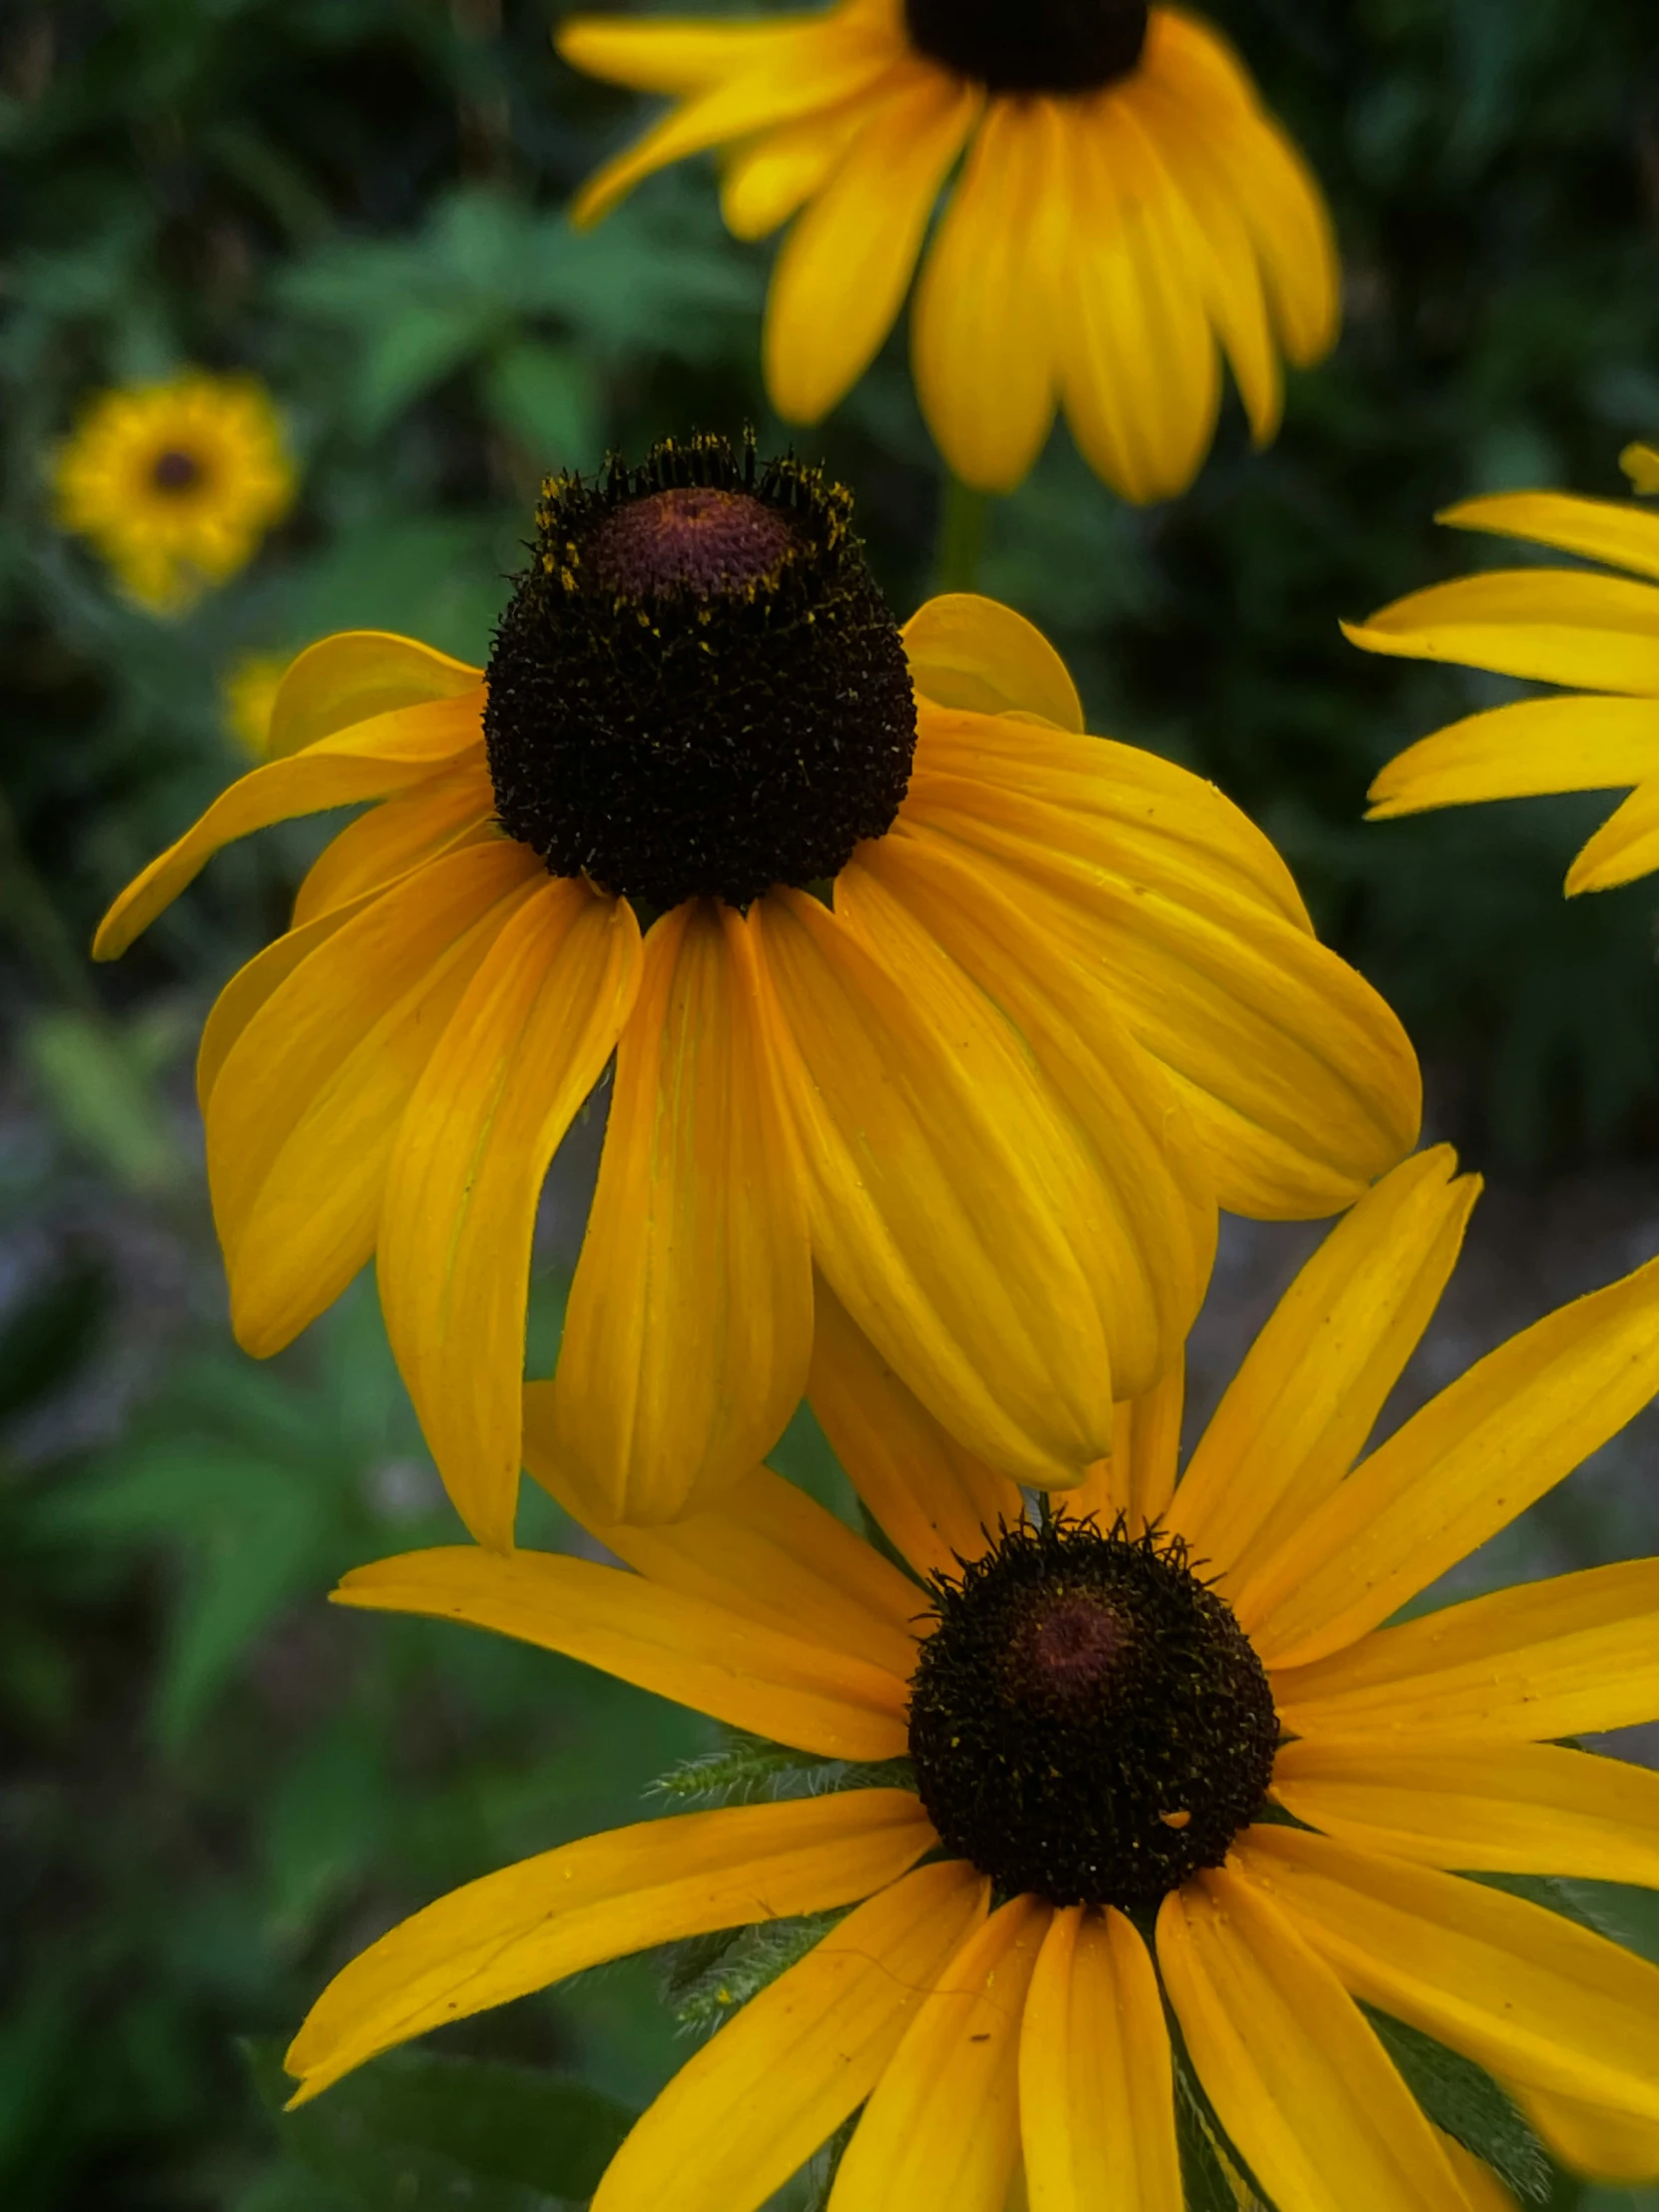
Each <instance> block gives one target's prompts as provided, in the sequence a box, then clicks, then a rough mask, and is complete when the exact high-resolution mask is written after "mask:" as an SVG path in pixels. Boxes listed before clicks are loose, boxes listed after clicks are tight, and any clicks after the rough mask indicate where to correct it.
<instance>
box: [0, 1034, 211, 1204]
mask: <svg viewBox="0 0 1659 2212" xmlns="http://www.w3.org/2000/svg"><path fill="white" fill-rule="evenodd" d="M23 1057H24V1061H25V1063H26V1064H27V1066H28V1069H29V1073H30V1075H31V1076H32V1077H33V1078H34V1082H35V1086H36V1088H37V1089H38V1090H39V1092H40V1094H41V1096H42V1098H43V1099H44V1100H45V1102H46V1104H47V1106H48V1107H49V1108H50V1110H51V1113H52V1115H53V1118H54V1119H55V1120H56V1121H57V1123H58V1125H59V1126H60V1128H62V1129H63V1131H64V1132H65V1134H66V1135H67V1136H69V1137H71V1138H72V1139H73V1140H74V1141H75V1143H76V1144H78V1145H79V1146H80V1147H81V1149H82V1150H83V1151H84V1152H86V1153H88V1154H90V1156H91V1157H92V1158H93V1159H94V1160H95V1161H96V1162H97V1163H98V1165H99V1166H100V1167H101V1168H103V1169H104V1171H105V1172H106V1173H107V1174H108V1175H109V1176H111V1177H112V1179H113V1180H114V1181H115V1182H116V1183H118V1184H119V1185H120V1186H121V1187H122V1188H123V1189H124V1190H128V1191H132V1192H134V1193H136V1194H137V1195H138V1196H140V1197H151V1196H156V1195H159V1194H160V1193H162V1192H166V1191H171V1190H175V1189H177V1188H178V1186H179V1185H180V1184H181V1183H182V1182H183V1181H184V1180H185V1177H186V1174H187V1172H188V1171H187V1168H186V1164H185V1158H184V1154H183V1152H182V1150H181V1149H180V1146H179V1144H178V1141H177V1139H176V1138H175V1137H174V1134H173V1131H172V1129H171V1128H170V1127H169V1125H168V1122H167V1118H166V1115H165V1114H164V1112H163V1109H162V1105H161V1101H160V1099H159V1098H158V1096H157V1094H156V1090H155V1087H154V1084H153V1082H152V1080H151V1077H150V1073H149V1070H148V1069H147V1068H146V1067H145V1066H144V1065H142V1056H141V1055H140V1054H138V1053H135V1052H134V1051H133V1050H132V1049H130V1047H129V1045H128V1042H127V1040H126V1039H125V1038H124V1037H123V1035H122V1033H121V1031H120V1030H119V1029H118V1028H117V1027H116V1026H115V1024H114V1023H113V1022H108V1021H104V1020H102V1019H99V1018H96V1017H94V1016H93V1015H90V1014H83V1013H78V1012H75V1011H73V1010H71V1009H68V1008H64V1009H60V1010H59V1011H57V1012H55V1013H50V1014H41V1015H39V1016H37V1018H36V1019H35V1020H34V1021H33V1022H32V1023H31V1024H30V1025H29V1027H28V1029H27V1030H26V1031H25V1032H24V1037H23Z"/></svg>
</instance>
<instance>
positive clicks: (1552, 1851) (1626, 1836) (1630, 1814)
mask: <svg viewBox="0 0 1659 2212" xmlns="http://www.w3.org/2000/svg"><path fill="white" fill-rule="evenodd" d="M1273 1794H1274V1796H1275V1797H1276V1798H1278V1799H1279V1801H1280V1803H1281V1804H1282V1805H1284V1806H1285V1807H1287V1809H1288V1810H1289V1811H1290V1812H1292V1813H1294V1814H1295V1815H1296V1817H1297V1819H1298V1820H1299V1821H1305V1822H1307V1823H1308V1825H1309V1826H1310V1827H1312V1828H1321V1829H1327V1830H1329V1831H1330V1833H1331V1834H1332V1835H1334V1836H1339V1837H1341V1838H1342V1840H1343V1841H1344V1842H1345V1843H1349V1844H1354V1845H1356V1846H1358V1847H1359V1848H1361V1849H1363V1850H1367V1851H1380V1852H1383V1853H1385V1854H1386V1855H1387V1856H1388V1857H1390V1858H1394V1859H1410V1860H1412V1861H1415V1862H1417V1863H1419V1864H1421V1865H1423V1866H1428V1867H1444V1868H1450V1869H1455V1870H1459V1871H1462V1872H1465V1873H1481V1872H1485V1871H1488V1870H1489V1871H1491V1872H1494V1873H1498V1874H1553V1875H1568V1876H1574V1877H1577V1878H1578V1879H1580V1880H1582V1881H1586V1882H1631V1883H1638V1884H1642V1885H1645V1886H1646V1887H1647V1888H1648V1889H1659V1774H1655V1773H1654V1772H1653V1770H1652V1769H1651V1768H1649V1767H1632V1766H1627V1765H1625V1763H1624V1762H1623V1761H1622V1760H1618V1759H1601V1758H1593V1757H1591V1756H1590V1755H1589V1754H1588V1753H1585V1752H1581V1751H1567V1750H1564V1749H1562V1748H1561V1746H1559V1745H1556V1744H1491V1743H1485V1742H1481V1741H1479V1740H1474V1741H1471V1742H1469V1743H1466V1744H1444V1743H1438V1744H1434V1745H1432V1746H1431V1747H1429V1748H1427V1749H1424V1750H1415V1749H1410V1750H1407V1749H1404V1748H1400V1749H1397V1750H1396V1749H1393V1748H1391V1747H1386V1746H1382V1745H1379V1744H1377V1743H1375V1742H1374V1741H1373V1740H1372V1739H1371V1738H1369V1737H1363V1738H1350V1739H1346V1740H1345V1739H1344V1738H1341V1737H1331V1736H1318V1737H1311V1738H1307V1739H1304V1740H1303V1741H1301V1742H1299V1743H1293V1744H1285V1745H1283V1746H1281V1748H1280V1752H1279V1756H1278V1759H1277V1761H1276V1763H1275V1765H1274V1770H1273Z"/></svg>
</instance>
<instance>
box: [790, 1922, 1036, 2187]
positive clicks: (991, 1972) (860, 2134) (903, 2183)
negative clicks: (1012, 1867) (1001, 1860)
mask: <svg viewBox="0 0 1659 2212" xmlns="http://www.w3.org/2000/svg"><path fill="white" fill-rule="evenodd" d="M1049 1918H1050V1911H1049V1908H1048V1907H1047V1906H1046V1905H1041V1904H1039V1903H1038V1901H1037V1900H1036V1899H1035V1898H1028V1897H1021V1898H1014V1899H1012V1900H1011V1901H1010V1902H1009V1903H1008V1904H1007V1905H1004V1906H1003V1907H1002V1908H1001V1909H1000V1910H999V1911H998V1912H996V1913H993V1914H992V1915H991V1917H990V1919H989V1920H988V1921H987V1922H986V1923H985V1924H984V1926H983V1927H982V1928H981V1929H979V1930H978V1931H977V1933H976V1934H974V1935H973V1936H969V1938H968V1940H967V1941H966V1942H965V1943H964V1944H963V1945H962V1947H961V1949H960V1950H958V1951H957V1953H956V1954H955V1956H954V1957H953V1958H952V1959H950V1961H949V1962H948V1964H947V1965H946V1966H945V1967H944V1968H943V1969H942V1970H941V1972H940V1973H939V1975H938V1977H937V1979H936V1980H935V1982H934V1985H933V1987H932V1989H931V1990H930V1991H929V1992H928V1994H927V1995H926V1996H924V1997H923V1999H922V2001H921V2004H920V2006H919V2008H918V2009H917V2011H916V2013H915V2015H914V2017H913V2018H912V2020H911V2022H910V2025H909V2027H908V2028H907V2029H906V2031H905V2035H904V2039H903V2041H902V2042H901V2043H900V2044H899V2046H898V2048H897V2050H896V2051H895V2052H894V2053H893V2056H892V2058H891V2060H890V2061H889V2063H888V2066H887V2069H886V2071H885V2073H883V2074H882V2076H881V2078H880V2080H879V2081H878V2082H877V2083H876V2085H875V2089H874V2091H873V2093H872V2094H871V2096H870V2100H869V2102H868V2103H867V2104H866V2105H865V2106H864V2111H863V2117H862V2119H860V2120H859V2122H858V2125H857V2128H856V2131H855V2132H854V2134H853V2137H852V2140H851V2142H850V2143H848V2145H847V2147H846V2152H845V2155H844V2156H843V2158H842V2159H841V2163H840V2170H839V2172H838V2173H837V2174H836V2176H835V2185H834V2187H833V2188H832V2189H831V2191H830V2212H893V2208H895V2207H897V2206H900V2205H902V2206H904V2207H905V2208H906V2212H1003V2199H1004V2197H1005V2196H1006V2194H1007V2190H1008V2184H1009V2181H1010V2179H1011V2178H1012V2175H1013V2171H1014V2164H1015V2161H1016V2159H1017V2158H1018V2156H1019V2073H1018V2065H1019V2031H1020V2017H1021V2013H1022V2010H1023V2008H1024V2003H1025V1993H1026V1989H1027V1986H1028V1984H1029V1982H1030V1979H1031V1969H1032V1967H1033V1965H1034V1964H1035V1963H1036V1957H1037V1952H1038V1950H1039V1949H1040V1948H1041V1946H1042V1939H1043V1936H1045V1934H1046V1933H1047V1930H1048V1923H1049Z"/></svg>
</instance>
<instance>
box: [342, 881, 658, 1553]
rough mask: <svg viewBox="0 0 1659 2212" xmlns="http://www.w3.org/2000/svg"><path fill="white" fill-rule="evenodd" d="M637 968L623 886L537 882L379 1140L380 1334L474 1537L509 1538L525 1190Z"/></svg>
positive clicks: (519, 1383) (541, 1170)
mask: <svg viewBox="0 0 1659 2212" xmlns="http://www.w3.org/2000/svg"><path fill="white" fill-rule="evenodd" d="M639 974H640V939H639V928H638V925H637V923H636V922H635V920H634V912H633V908H632V907H631V906H630V905H629V904H628V902H627V901H626V899H605V898H600V897H599V896H597V895H596V894H595V893H594V892H593V891H591V890H590V889H589V887H588V886H587V884H586V883H583V882H578V881H572V880H567V879H564V878H560V877H555V878H553V879H552V880H550V881H548V882H547V883H545V884H544V885H542V886H541V887H540V888H539V889H538V890H536V891H535V892H534V893H533V894H532V895H531V897H530V898H529V899H528V900H527V901H526V902H525V903H524V904H523V905H522V906H521V907H520V908H519V909H518V911H517V912H516V913H515V914H514V915H513V917H512V919H511V920H510V921H509V923H508V925H507V926H506V928H504V929H503V930H502V932H501V934H500V935H499V936H498V937H497V938H496V940H495V943H494V945H493V946H492V947H491V948H490V952H489V955H488V957H487V958H486V959H485V961H484V963H483V965H482V966H481V967H480V968H479V970H478V972H477V974H476V975H475V976H474V977H473V978H472V981H471V983H470V984H469V985H468V987H467V990H466V992H465V995H464V996H463V997H462V999H461V1002H460V1005H459V1006H458V1007H457V1009H456V1011H455V1013H454V1014H453V1015H452V1017H451V1018H450V1021H449V1023H448V1025H447V1027H446V1028H445V1030H444V1032H443V1036H442V1038H441V1039H440V1040H439V1043H438V1045H437V1047H436V1049H435V1050H434V1052H433V1053H432V1055H431V1058H430V1059H429V1060H428V1061H427V1064H426V1068H425V1071H424V1073H423V1074H422V1076H421V1078H420V1081H419V1083H418V1084H417V1086H416V1088H415V1092H414V1095H413V1097H412V1098H411V1099H410V1101H409V1107H408V1111H407V1112H406V1113H405V1115H404V1117H403V1121H402V1125H401V1128H400V1129H399V1132H398V1138H397V1143H396V1145H395V1147H394V1149H393V1152H392V1157H391V1165H390V1168H389V1170H388V1172H387V1177H386V1195H385V1211H384V1217H383V1227H382V1230H381V1235H380V1252H379V1278H380V1303H381V1307H382V1309H383V1310H384V1313H385V1318H386V1333H387V1335H388V1336H389V1338H390V1340H391V1347H392V1351H393V1353H394V1354H395V1355H396V1358H397V1364H398V1368H399V1371H400V1372H401V1374H402V1377H403V1381H404V1383H405V1385H406V1386H407V1388H408V1391H409V1395H410V1396H411V1397H412V1398H413V1399H414V1403H415V1410H416V1411H417V1412H418V1414H419V1415H420V1422H421V1427H422V1428H423V1430H424V1431H425V1435H426V1442H427V1445H428V1448H429V1449H430V1451H431V1453H432V1456H433V1458H434V1459H435V1460H436V1461H437V1466H438V1471H439V1473H440V1474H441V1475H442V1476H443V1478H444V1482H445V1484H446V1486H447V1487H448V1490H449V1493H450V1495H451V1497H452V1498H453V1499H454V1501H455V1504H456V1506H457V1508H458V1510H459V1511H460V1514H461V1516H462V1518H463V1519H464V1520H465V1521H466V1524H467V1526H468V1527H469V1528H470V1529H471V1530H472V1532H473V1534H474V1535H475V1536H477V1537H478V1538H479V1540H480V1541H481V1542H484V1543H492V1544H498V1545H505V1544H509V1543H511V1541H512V1529H513V1510H514V1505H515V1502H516V1499H517V1495H518V1472H519V1460H520V1441H521V1435H522V1428H523V1382H524V1312H525V1303H526V1299H527V1296H528V1290H529V1277H530V1240H531V1235H532V1232H533V1230H534V1228H535V1215H536V1201H537V1198H538V1196H539V1194H540V1191H541V1185H542V1179H543V1177H544V1176H545V1175H546V1172H547V1164H548V1162H549V1161H550V1160H551V1159H552V1157H553V1153H554V1151H555V1149H556V1148H557V1146H558V1142H559V1139H560V1138H561V1137H562V1136H563V1135H564V1133H565V1131H566V1129H567V1128H568V1127H569V1126H570V1123H571V1121H572V1119H573V1118H574V1116H575V1114H576V1111H577V1108H578V1107H579V1106H580V1105H581V1103H582V1101H583V1099H584V1098H586V1097H587V1095H588V1093H589V1091H591V1090H592V1088H593V1086H594V1084H595V1083H596V1082H597V1081H598V1079H599V1076H600V1073H601V1071H602V1070H603V1068H604V1065H605V1062H606V1061H607V1060H608V1059H609V1058H610V1056H611V1052H612V1049H613V1048H614V1046H615V1044H616V1040H617V1036H618V1034H619V1032H620V1030H621V1028H622V1025H623V1023H624V1022H625V1021H626V1020H627V1018H628V1013H629V1009H630V1008H631V1006H632V1004H633V1000H634V994H635V992H636V990H637V989H638V987H639Z"/></svg>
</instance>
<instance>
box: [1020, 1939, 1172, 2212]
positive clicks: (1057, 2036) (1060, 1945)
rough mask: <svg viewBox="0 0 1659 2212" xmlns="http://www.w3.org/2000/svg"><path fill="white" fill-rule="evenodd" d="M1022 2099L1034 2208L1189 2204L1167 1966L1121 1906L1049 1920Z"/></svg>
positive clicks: (1158, 2209) (1070, 2211) (1033, 1991)
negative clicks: (1162, 1967) (1165, 1985)
mask: <svg viewBox="0 0 1659 2212" xmlns="http://www.w3.org/2000/svg"><path fill="white" fill-rule="evenodd" d="M1019 2107H1020V2138H1021V2141H1022V2143H1023V2145H1024V2150H1025V2187H1026V2194H1027V2197H1028V2199H1029V2202H1030V2207H1031V2212H1100V2208H1101V2207H1103V2206H1108V2205H1109V2206H1118V2205H1122V2206H1124V2207H1133V2212H1182V2206H1183V2204H1184V2201H1185V2200H1184V2198H1183V2195H1182V2189H1181V2159H1180V2153H1179V2152H1178V2150H1177V2148H1176V2141H1175V2078H1174V2070H1173V2068H1172V2066H1171V2063H1170V2046H1169V2035H1168V2032H1167V2030H1166V2029H1165V2026H1164V2012H1163V2004H1162V2000H1161V1999H1160V1997H1159V1994H1158V1977H1157V1975H1156V1974H1155V1973H1154V1971H1153V1967H1152V1960H1151V1957H1150V1956H1149V1955H1148V1952H1147V1947H1146V1945H1145V1943H1144V1942H1142V1940H1141V1938H1140V1936H1138V1935H1137V1934H1136V1933H1135V1929H1134V1927H1133V1925H1132V1924H1131V1923H1130V1922H1129V1921H1127V1920H1126V1919H1125V1918H1124V1916H1123V1915H1122V1914H1121V1913H1119V1912H1116V1911H1114V1910H1113V1909H1112V1908H1111V1907H1110V1906H1108V1907H1107V1908H1106V1910H1105V1911H1104V1912H1103V1913H1102V1914H1100V1915H1098V1916H1097V1915H1095V1914H1093V1913H1088V1912H1086V1911H1085V1909H1084V1908H1083V1907H1081V1906H1076V1905H1074V1906H1070V1907H1068V1908H1067V1909H1066V1911H1064V1912H1062V1913H1056V1914H1055V1915H1054V1918H1053V1920H1052V1921H1051V1922H1050V1924H1049V1930H1048V1934H1047V1936H1045V1937H1044V1939H1043V1946H1042V1949H1041V1951H1040V1952H1039V1953H1038V1956H1037V1963H1036V1968H1035V1970H1034V1972H1033V1973H1032V1976H1031V1986H1030V1989H1029V1991H1028V1992H1027V1995H1026V1999H1025V2020H1024V2025H1023V2028H1022V2030H1021V2033H1020V2045H1019Z"/></svg>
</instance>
